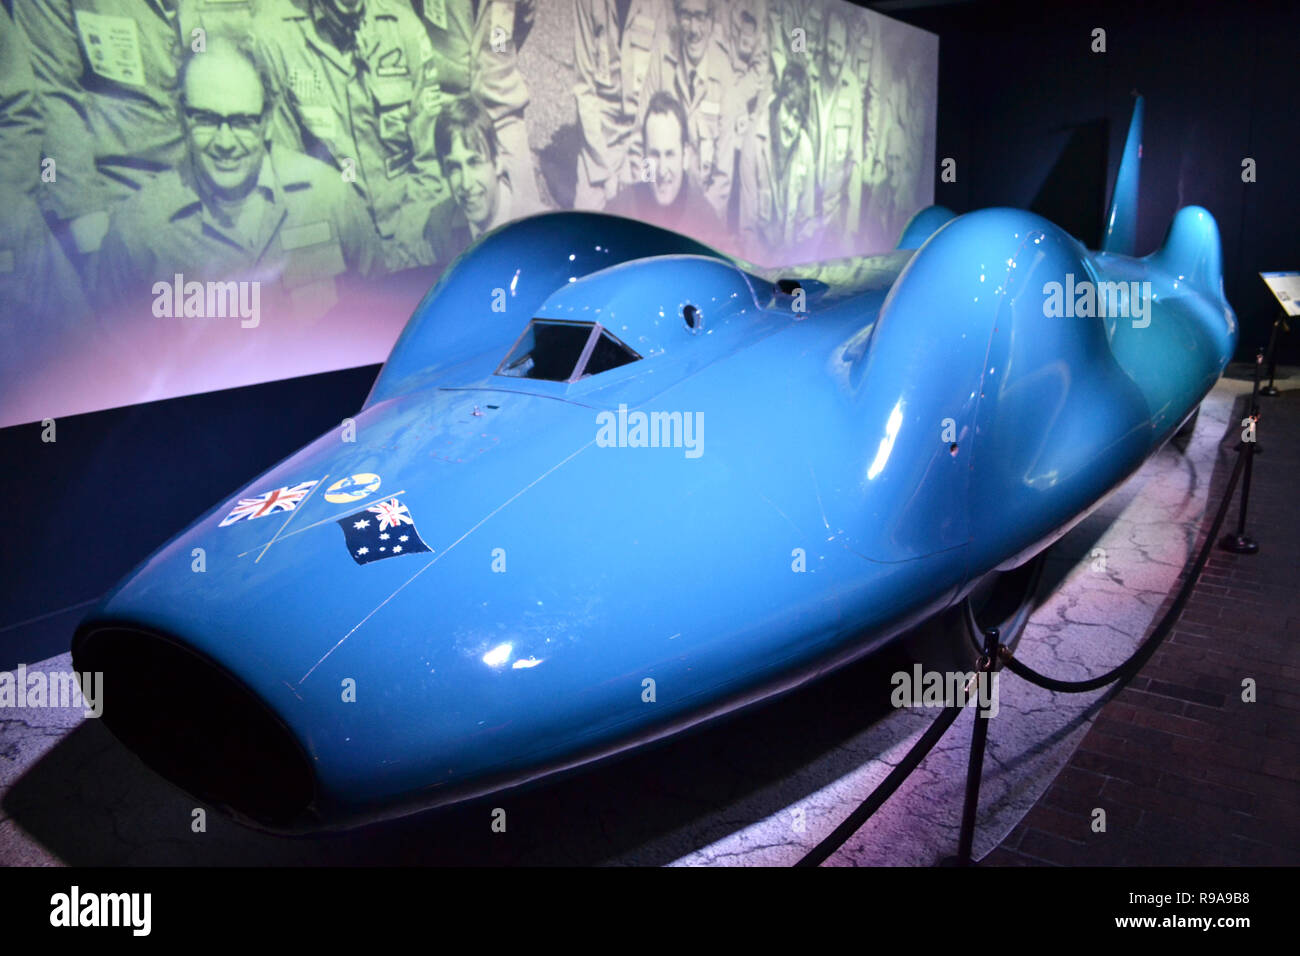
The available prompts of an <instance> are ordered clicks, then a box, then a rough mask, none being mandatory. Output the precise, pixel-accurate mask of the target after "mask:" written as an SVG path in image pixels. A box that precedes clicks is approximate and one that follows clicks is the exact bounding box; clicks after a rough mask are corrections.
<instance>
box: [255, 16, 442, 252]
mask: <svg viewBox="0 0 1300 956" xmlns="http://www.w3.org/2000/svg"><path fill="white" fill-rule="evenodd" d="M255 26H256V37H257V42H258V51H259V53H260V55H261V57H262V59H263V60H264V61H265V63H266V65H267V68H268V70H269V72H270V75H271V80H272V84H273V87H274V91H275V95H276V97H277V100H278V105H277V107H276V112H275V114H274V115H273V117H272V119H271V126H270V135H271V139H272V140H274V141H275V142H276V143H279V144H281V145H283V146H287V147H288V148H290V149H293V150H299V151H301V152H304V153H307V154H309V155H312V156H315V157H316V158H318V159H320V160H323V161H325V162H327V163H329V164H331V165H332V166H334V167H335V168H336V169H338V170H339V172H340V174H341V175H342V177H343V178H344V179H345V180H346V181H347V182H348V183H350V184H351V186H352V188H353V189H355V190H356V192H357V194H358V195H359V196H360V197H361V198H362V200H363V201H364V202H365V204H366V208H367V209H368V210H369V213H370V218H371V220H372V221H373V224H374V225H373V228H374V230H375V232H376V234H377V235H378V236H379V238H380V241H381V245H382V248H383V253H384V255H383V258H384V266H385V268H386V269H387V270H388V271H389V272H395V271H398V270H400V269H405V268H409V267H412V266H415V265H422V264H423V263H419V262H416V261H413V260H412V259H411V257H410V256H409V254H408V252H407V250H406V249H405V248H404V245H403V244H402V243H401V242H400V241H398V239H397V232H398V220H399V215H400V211H401V208H402V206H403V205H404V204H406V203H408V202H410V203H423V204H424V205H425V206H426V207H427V206H428V205H430V204H432V203H433V202H435V201H436V200H438V199H440V198H442V197H444V196H446V187H445V186H444V185H443V183H442V182H441V180H440V179H439V177H438V173H437V169H436V167H435V166H434V165H433V164H432V163H430V162H428V161H427V160H422V158H421V157H417V156H416V154H415V150H414V148H413V146H412V140H411V134H410V129H409V124H410V119H411V101H412V98H413V97H414V94H415V90H416V81H417V79H418V78H419V77H420V75H421V73H422V71H423V69H424V66H425V63H426V62H428V60H429V58H430V57H431V55H432V48H431V46H430V44H429V38H428V36H427V34H426V33H425V31H424V28H423V27H421V26H420V22H419V21H418V20H416V18H415V14H414V13H413V12H412V10H411V6H410V4H409V3H406V2H405V0H266V6H265V8H264V9H263V10H262V12H261V14H260V15H259V17H258V20H257V22H256V24H255Z"/></svg>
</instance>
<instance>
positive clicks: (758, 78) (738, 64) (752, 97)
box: [722, 0, 772, 225]
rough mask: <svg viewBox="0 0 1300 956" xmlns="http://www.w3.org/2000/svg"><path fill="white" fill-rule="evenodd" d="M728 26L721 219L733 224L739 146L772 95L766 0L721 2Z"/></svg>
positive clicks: (736, 199)
mask: <svg viewBox="0 0 1300 956" xmlns="http://www.w3.org/2000/svg"><path fill="white" fill-rule="evenodd" d="M724 9H725V10H726V11H727V14H728V16H727V23H728V29H727V30H725V31H723V35H722V39H723V49H724V50H725V51H726V53H727V60H728V62H729V63H730V64H731V72H732V81H731V83H732V85H731V88H730V96H731V98H732V103H731V105H730V106H729V108H728V109H727V110H726V111H725V112H726V113H727V115H729V116H731V117H733V118H734V124H735V125H734V130H733V133H734V135H733V136H732V147H733V148H732V157H731V182H732V189H731V197H730V201H729V203H728V206H727V214H726V216H725V217H724V221H726V222H727V223H729V224H732V225H734V223H735V221H736V217H737V215H738V207H739V204H740V190H738V189H736V188H735V183H736V182H738V176H739V172H738V167H737V164H738V163H739V161H740V146H741V144H742V143H743V142H744V141H745V137H746V136H748V135H749V128H750V126H751V125H753V123H754V121H755V118H756V117H757V115H758V111H759V110H760V109H761V108H762V107H763V105H764V104H765V103H767V101H768V99H769V98H770V97H771V95H772V58H771V56H770V54H769V53H768V19H767V17H768V14H767V3H766V0H734V2H732V3H728V4H726V5H725V6H724Z"/></svg>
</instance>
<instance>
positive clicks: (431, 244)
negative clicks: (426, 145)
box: [417, 96, 540, 274]
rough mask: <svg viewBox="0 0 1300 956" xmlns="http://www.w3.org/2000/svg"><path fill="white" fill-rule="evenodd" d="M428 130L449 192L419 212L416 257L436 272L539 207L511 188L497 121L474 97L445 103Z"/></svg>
mask: <svg viewBox="0 0 1300 956" xmlns="http://www.w3.org/2000/svg"><path fill="white" fill-rule="evenodd" d="M432 135H433V152H434V154H435V155H436V156H437V159H438V162H439V164H440V165H441V167H442V171H443V175H444V176H446V177H447V184H448V186H449V187H450V192H451V195H450V196H449V197H448V198H447V199H445V200H443V201H442V202H439V203H437V204H435V205H434V206H433V208H432V209H429V210H427V211H426V212H425V213H424V215H423V216H422V226H421V229H420V234H419V236H418V239H417V242H418V243H419V244H421V245H422V249H421V251H420V258H421V259H423V260H424V261H426V262H428V263H430V264H431V265H433V266H434V267H435V274H436V272H440V271H441V270H442V269H444V268H446V266H447V265H449V264H450V263H451V261H452V260H453V259H455V258H456V256H458V255H459V254H460V253H461V252H462V251H464V250H465V248H466V247H468V246H469V244H470V243H471V242H473V241H474V240H475V239H477V238H478V237H479V236H481V235H483V234H484V233H485V232H489V231H490V230H492V229H495V228H496V227H497V226H499V225H501V224H502V223H505V222H509V221H510V220H512V219H518V218H520V217H522V216H527V215H531V214H533V213H535V212H539V211H540V207H539V206H538V205H537V204H536V203H531V204H530V203H527V202H524V201H523V200H521V199H520V197H519V196H518V195H517V194H516V193H515V191H514V184H513V183H512V181H511V177H510V171H509V170H508V169H506V167H505V164H504V162H503V160H502V155H501V144H500V143H498V142H497V137H496V124H495V123H494V122H493V121H492V117H491V116H490V115H489V114H488V111H487V108H486V107H485V106H484V105H483V104H482V103H480V102H479V101H478V100H477V99H476V98H475V97H473V96H463V97H460V98H459V99H455V100H452V101H451V102H449V103H448V104H447V105H446V106H445V107H444V108H443V109H442V111H441V112H440V113H439V114H438V118H437V119H436V120H435V121H434V124H433V131H432Z"/></svg>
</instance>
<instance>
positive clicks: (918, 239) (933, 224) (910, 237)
mask: <svg viewBox="0 0 1300 956" xmlns="http://www.w3.org/2000/svg"><path fill="white" fill-rule="evenodd" d="M956 218H957V214H956V213H955V212H953V211H952V210H951V209H949V208H948V207H947V206H926V207H925V208H924V209H922V210H920V211H919V212H917V213H916V214H915V215H914V216H912V218H911V219H909V220H908V221H907V225H906V226H904V227H903V234H902V236H900V237H899V240H898V245H897V246H896V247H895V248H897V249H920V248H921V245H922V243H924V242H925V240H927V239H929V238H930V237H931V236H933V235H934V234H935V232H937V231H938V229H939V227H940V226H942V225H945V224H946V223H947V222H948V221H949V220H950V219H956Z"/></svg>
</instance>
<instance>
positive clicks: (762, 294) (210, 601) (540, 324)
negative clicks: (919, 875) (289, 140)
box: [73, 101, 1236, 831]
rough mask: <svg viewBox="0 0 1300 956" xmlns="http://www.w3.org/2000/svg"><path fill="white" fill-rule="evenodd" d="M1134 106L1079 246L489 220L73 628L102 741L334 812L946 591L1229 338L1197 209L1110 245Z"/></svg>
mask: <svg viewBox="0 0 1300 956" xmlns="http://www.w3.org/2000/svg"><path fill="white" fill-rule="evenodd" d="M1140 111H1141V103H1140V101H1139V104H1138V110H1137V112H1136V113H1135V116H1134V119H1133V123H1132V125H1131V127H1130V130H1129V136H1128V141H1127V143H1126V147H1125V155H1124V159H1123V164H1122V166H1121V170H1120V174H1119V180H1118V183H1117V186H1116V189H1115V192H1114V196H1113V199H1112V209H1111V215H1110V219H1109V221H1108V223H1107V228H1106V238H1105V241H1104V243H1103V249H1102V250H1101V251H1099V252H1092V251H1089V250H1087V249H1085V248H1084V247H1083V245H1081V244H1080V243H1079V242H1078V241H1076V240H1075V239H1073V238H1071V237H1070V236H1069V235H1067V234H1066V233H1065V232H1063V231H1062V230H1061V229H1060V228H1058V227H1056V226H1054V225H1053V224H1052V223H1050V222H1048V221H1046V220H1045V219H1043V218H1041V217H1039V216H1037V215H1034V214H1032V213H1029V212H1024V211H1018V210H1013V209H987V210H983V211H979V212H974V213H970V214H968V215H962V216H954V215H953V214H952V213H950V212H948V211H946V210H943V209H939V208H933V207H932V208H930V209H927V210H924V211H922V212H921V213H918V214H917V216H916V217H915V218H914V219H913V220H912V222H911V223H910V224H909V226H908V228H907V229H906V231H905V233H904V235H903V237H902V241H901V242H900V244H899V248H898V249H896V250H895V251H892V252H889V253H887V254H884V255H880V256H874V257H870V258H865V259H857V260H849V261H843V262H832V263H824V264H820V265H817V266H812V267H801V268H793V269H789V270H778V271H773V270H760V269H756V268H754V267H751V266H749V265H747V264H746V263H743V262H739V261H737V260H735V259H732V258H730V257H728V256H725V255H722V254H720V253H718V252H716V251H714V250H712V249H710V248H707V247H705V246H703V245H701V244H699V243H698V242H696V241H694V240H693V239H691V238H690V237H689V236H684V235H677V234H674V233H670V232H667V231H664V230H662V229H658V228H655V227H653V226H650V225H647V224H643V223H638V222H634V221H631V220H626V219H619V218H614V217H608V216H602V215H597V214H591V213H583V212H561V213H553V214H548V215H542V216H537V217H535V218H530V219H525V220H522V221H519V222H515V223H513V224H510V225H507V226H505V227H503V228H501V229H498V230H497V231H495V232H494V233H491V234H490V235H488V236H486V237H484V238H483V239H481V240H480V241H479V242H477V243H476V244H475V245H474V246H473V247H471V248H470V249H469V250H468V251H466V252H465V253H464V254H463V255H462V256H461V257H460V259H459V260H458V261H457V262H456V264H455V265H454V266H453V267H452V268H451V269H449V270H448V272H447V273H446V274H445V275H444V276H443V277H442V279H441V280H440V281H439V282H438V284H437V286H436V287H435V288H434V289H433V290H432V291H431V292H430V293H429V294H428V296H427V297H426V298H425V300H424V301H423V302H422V303H421V304H420V306H419V308H418V309H417V310H416V312H415V314H414V315H413V316H412V318H411V320H410V322H409V324H408V325H407V327H406V329H405V331H404V332H403V333H402V335H401V338H400V339H399V341H398V342H397V344H396V345H395V346H394V348H393V351H392V354H391V356H390V357H389V359H388V362H387V363H386V364H385V366H384V368H383V370H382V372H381V373H380V375H379V377H378V379H377V380H376V382H375V384H374V387H373V390H372V392H371V394H370V396H369V398H368V399H367V401H366V403H365V405H364V407H363V408H362V409H361V410H360V411H359V412H358V413H357V415H356V417H355V418H354V419H351V420H348V421H345V422H343V423H342V424H341V425H340V427H338V428H336V429H333V430H331V431H330V432H328V433H327V434H325V435H322V436H321V437H320V438H319V439H317V440H316V441H315V442H313V443H312V444H310V445H308V446H307V447H305V448H303V449H302V450H301V451H299V452H297V453H295V454H294V455H292V456H290V457H289V458H287V459H286V460H284V461H283V462H281V463H280V464H278V465H276V466H275V467H274V468H272V469H271V470H270V471H267V472H266V473H264V474H262V475H260V476H258V477H257V478H255V479H254V480H252V481H251V482H249V484H248V485H247V486H246V487H244V488H243V489H241V490H239V491H238V492H236V493H235V494H233V495H232V496H231V497H230V498H229V499H228V500H224V501H221V502H219V503H218V504H217V505H216V507H214V508H213V509H212V510H211V511H210V512H208V513H207V514H206V515H204V516H203V517H202V518H200V519H199V520H198V521H196V522H195V523H194V524H193V525H191V526H190V527H189V528H187V529H185V530H184V531H182V532H181V533H180V534H178V535H177V536H176V537H175V538H173V539H172V540H171V541H170V542H168V543H167V544H166V545H165V546H164V547H162V548H161V549H160V550H158V551H157V552H156V553H155V554H153V555H152V556H151V557H149V558H148V559H147V560H146V561H145V562H144V563H143V564H141V565H140V566H139V567H138V568H137V569H136V570H135V571H134V572H133V573H132V574H131V575H130V576H128V577H127V579H126V580H125V581H123V582H122V583H121V584H120V585H119V586H118V587H117V588H116V589H115V590H113V591H112V592H111V593H110V594H109V595H108V596H107V597H105V599H104V600H103V601H102V602H101V603H100V604H99V605H98V606H97V607H96V608H95V609H94V610H93V611H92V613H91V614H90V615H89V616H88V617H87V618H86V620H85V621H84V623H83V624H82V625H81V627H80V628H79V630H78V632H77V634H76V636H75V638H74V644H73V654H74V662H75V666H76V668H77V669H78V670H82V671H102V672H104V675H105V676H104V680H105V685H106V689H107V694H106V698H105V712H104V719H105V720H106V722H107V723H108V726H109V727H110V728H111V729H112V730H113V732H114V733H116V734H117V735H118V736H119V737H120V738H121V739H122V740H123V741H124V742H125V743H126V744H127V745H128V746H129V747H130V748H132V749H133V750H134V751H135V752H137V753H138V754H139V755H140V756H141V757H142V758H143V759H144V760H145V761H146V762H147V763H149V764H150V765H152V766H153V767H155V768H156V769H158V770H159V771H160V772H161V773H163V774H164V775H165V776H167V777H169V778H170V779H172V780H174V781H175V782H177V783H178V784H180V785H181V786H183V787H184V788H186V789H187V790H189V791H190V792H192V793H193V794H195V795H196V796H197V797H199V798H201V799H203V800H205V801H208V802H210V803H213V804H215V805H219V806H222V807H225V808H227V809H229V810H230V811H232V812H234V813H235V814H237V815H238V816H240V817H241V818H242V819H244V820H246V821H250V822H252V823H254V824H257V825H260V826H263V827H267V828H271V829H277V830H289V831H292V830H301V829H311V828H328V827H339V826H347V825H352V824H355V823H358V822H363V821H367V820H372V819H377V818H380V817H383V816H389V815H395V814H399V813H403V812H408V811H410V810H413V809H418V808H421V807H427V806H433V805H437V804H441V803H450V802H454V801H457V800H462V799H465V798H467V797H470V796H474V795H477V794H483V793H487V792H491V791H494V790H497V789H500V788H504V787H508V786H512V785H515V784H519V783H521V782H524V781H528V780H533V779H536V778H538V777H541V776H544V775H546V774H549V773H553V772H556V771H559V770H563V769H566V768H571V767H574V766H577V765H579V764H582V763H585V762H588V761H591V760H593V759H596V758H598V757H601V756H605V755H609V754H612V753H615V752H618V751H621V750H626V749H628V748H630V747H633V746H636V745H639V744H642V743H644V742H647V741H649V740H653V739H656V738H660V737H663V736H664V735H667V734H671V733H674V732H677V731H680V730H682V729H684V728H687V727H690V726H692V725H694V724H697V723H699V722H701V721H703V720H705V719H707V718H710V717H712V716H716V715H719V714H721V713H724V712H727V711H730V710H733V709H735V708H737V707H739V706H742V705H745V704H747V703H751V702H754V701H756V700H758V699H761V698H763V697H766V696H769V695H772V694H774V693H778V692H780V691H782V690H785V689H788V688H790V687H793V686H795V685H796V684H799V683H801V682H803V681H806V680H808V679H810V678H812V677H814V676H816V675H818V674H821V673H824V672H825V671H827V670H828V669H830V668H832V667H835V666H837V665H839V664H842V663H844V662H846V661H848V660H850V659H852V658H854V657H857V656H860V655H863V654H866V653H869V652H870V651H872V650H873V649H875V648H878V647H880V646H881V645H882V644H883V643H885V642H887V641H889V640H891V639H892V638H894V637H896V636H898V635H899V634H901V633H902V632H904V631H905V630H907V629H908V628H910V627H912V626H914V625H916V624H918V623H919V622H921V621H924V620H925V619H927V618H929V617H932V616H934V615H936V614H938V613H940V612H944V611H945V610H947V609H950V608H953V607H955V606H957V605H959V604H960V603H961V602H963V601H966V600H968V599H969V598H970V596H971V595H972V594H973V593H974V592H975V591H976V590H977V589H978V588H980V587H982V586H985V585H987V583H988V582H989V581H990V580H991V579H993V578H995V577H997V576H998V575H1000V574H1006V573H1010V572H1012V571H1013V570H1014V569H1016V568H1018V567H1022V566H1024V565H1025V564H1026V563H1027V562H1029V561H1030V560H1031V559H1033V558H1034V557H1035V556H1036V555H1038V554H1039V553H1040V552H1042V551H1043V550H1044V549H1045V548H1047V547H1048V546H1049V545H1050V544H1051V543H1052V542H1054V541H1055V540H1056V539H1057V538H1059V537H1060V536H1061V535H1063V534H1064V533H1065V532H1066V531H1067V530H1068V529H1069V528H1070V527H1071V526H1072V525H1073V524H1075V523H1076V522H1077V521H1079V520H1080V519H1081V518H1082V517H1083V516H1084V515H1085V514H1087V513H1088V512H1089V511H1090V510H1091V509H1092V508H1094V507H1095V506H1096V505H1097V504H1098V503H1099V502H1100V501H1101V500H1102V499H1103V498H1104V497H1105V496H1106V494H1107V493H1108V492H1110V491H1111V490H1112V489H1114V488H1115V487H1116V486H1118V485H1119V484H1120V483H1122V482H1123V481H1124V480H1125V479H1126V478H1127V477H1129V476H1130V475H1132V474H1133V472H1134V471H1135V470H1136V469H1137V468H1138V467H1139V466H1140V465H1141V464H1142V463H1143V461H1144V460H1145V459H1146V458H1147V457H1148V456H1150V455H1151V454H1152V453H1153V452H1155V451H1156V450H1157V449H1159V448H1160V447H1161V445H1162V444H1163V443H1164V442H1165V441H1166V440H1168V439H1169V438H1170V436H1171V435H1173V434H1174V433H1175V432H1176V431H1178V429H1179V428H1180V427H1181V426H1183V425H1184V424H1185V423H1186V422H1187V421H1188V420H1189V418H1190V417H1191V416H1192V415H1193V414H1194V412H1195V410H1196V409H1197V407H1198V404H1199V402H1200V401H1201V399H1202V398H1203V397H1204V396H1205V394H1206V393H1207V392H1208V391H1209V389H1210V388H1211V386H1212V385H1213V384H1214V382H1215V381H1216V379H1217V378H1218V376H1219V374H1220V373H1221V371H1222V370H1223V368H1224V366H1225V364H1226V363H1227V361H1228V359H1229V357H1230V356H1231V355H1232V352H1233V347H1234V343H1235V338H1236V324H1235V319H1234V315H1233V312H1232V310H1231V308H1230V307H1229V306H1228V304H1227V302H1226V301H1225V299H1224V296H1223V290H1222V279H1221V268H1220V249H1219V237H1218V232H1217V228H1216V226H1215V223H1214V220H1213V218H1212V217H1211V216H1210V214H1209V213H1208V212H1207V211H1206V210H1204V209H1201V208H1197V207H1189V208H1184V209H1182V210H1180V211H1179V212H1178V213H1177V215H1176V216H1175V217H1174V219H1173V222H1172V224H1171V225H1170V227H1169V232H1168V236H1167V238H1166V239H1165V241H1164V243H1163V245H1162V246H1161V247H1160V248H1159V249H1158V250H1157V251H1155V252H1154V253H1152V254H1151V255H1148V256H1145V257H1142V258H1135V257H1133V255H1132V253H1133V251H1134V250H1133V240H1134V222H1135V219H1136V205H1137V168H1138V148H1139V140H1140V122H1141V112H1140ZM196 549H202V552H199V551H198V550H196ZM200 554H201V557H202V566H203V568H204V570H202V571H201V572H199V571H196V570H195V568H196V562H197V561H199V556H200ZM882 692H883V691H882Z"/></svg>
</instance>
